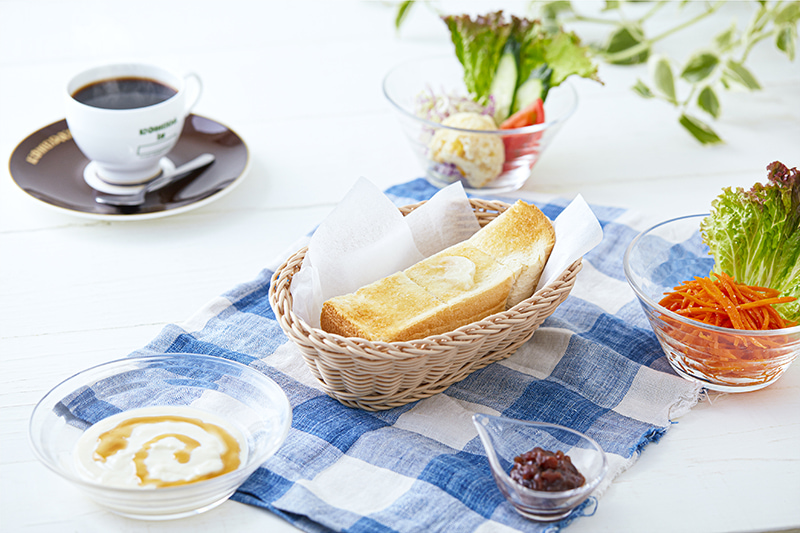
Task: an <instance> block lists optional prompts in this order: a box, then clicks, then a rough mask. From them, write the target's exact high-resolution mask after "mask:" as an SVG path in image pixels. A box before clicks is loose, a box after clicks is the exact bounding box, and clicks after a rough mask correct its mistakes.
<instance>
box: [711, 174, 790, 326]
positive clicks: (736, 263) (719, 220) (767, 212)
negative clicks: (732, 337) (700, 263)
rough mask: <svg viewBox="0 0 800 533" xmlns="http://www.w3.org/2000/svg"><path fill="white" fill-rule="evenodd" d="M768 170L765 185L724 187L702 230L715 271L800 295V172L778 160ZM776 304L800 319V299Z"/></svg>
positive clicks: (744, 281)
mask: <svg viewBox="0 0 800 533" xmlns="http://www.w3.org/2000/svg"><path fill="white" fill-rule="evenodd" d="M767 170H768V171H769V178H768V182H767V184H766V185H763V184H761V183H756V184H755V185H754V186H753V188H752V189H750V190H749V191H745V190H744V189H742V188H741V187H738V188H736V189H732V188H731V187H727V188H725V189H723V191H722V194H720V195H719V196H718V197H717V198H716V199H715V200H714V201H713V202H712V204H711V213H710V215H709V216H708V217H706V218H705V219H703V221H702V222H701V224H700V232H701V234H702V236H703V241H704V242H705V243H706V244H708V246H709V248H711V255H713V256H714V261H715V265H714V270H715V271H716V272H725V273H726V274H728V275H730V276H732V277H733V278H734V279H735V280H736V281H737V282H739V283H746V284H748V285H759V286H762V287H770V288H772V289H776V290H778V291H780V292H781V295H782V296H794V297H797V298H800V172H798V170H797V169H796V168H791V169H789V168H787V167H786V166H785V165H783V164H782V163H780V162H777V161H776V162H774V163H771V164H770V165H769V166H767ZM775 309H776V310H777V311H778V312H779V313H780V314H781V316H782V317H783V318H785V319H787V320H792V321H800V299H798V300H795V301H794V302H791V303H788V304H782V305H776V306H775Z"/></svg>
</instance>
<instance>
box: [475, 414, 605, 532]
mask: <svg viewBox="0 0 800 533" xmlns="http://www.w3.org/2000/svg"><path fill="white" fill-rule="evenodd" d="M472 421H473V423H474V424H475V427H476V428H477V429H478V435H479V436H480V439H481V442H482V443H483V447H484V449H485V450H486V457H487V458H488V459H489V465H490V467H491V469H492V475H493V476H494V480H495V482H496V483H497V488H499V489H500V492H502V493H503V495H504V496H505V497H506V499H507V500H508V501H509V503H511V505H513V506H514V509H516V511H517V512H518V513H519V514H521V515H522V516H524V517H525V518H529V519H532V520H537V521H542V522H552V521H556V520H561V519H563V518H565V517H567V516H568V515H569V514H570V512H572V510H573V509H575V508H576V507H578V506H579V505H580V504H581V503H583V502H584V501H585V500H586V499H587V498H588V497H589V496H590V495H591V494H592V492H593V491H594V490H595V489H596V488H597V486H598V485H599V484H600V482H601V481H602V480H603V478H604V477H605V475H606V473H607V472H608V461H607V460H606V454H605V452H603V449H602V448H601V447H600V445H599V444H597V443H596V442H595V441H594V440H593V439H591V438H589V437H587V436H586V435H583V434H582V433H579V432H577V431H575V430H572V429H569V428H566V427H564V426H559V425H556V424H548V423H545V422H526V421H523V420H514V419H512V418H506V417H502V416H493V415H484V414H480V413H476V414H474V415H472ZM536 447H539V448H542V449H543V450H547V451H551V452H553V453H555V452H556V451H557V450H560V451H562V452H563V453H564V454H565V455H567V456H569V457H570V459H571V460H572V464H573V465H575V467H576V468H577V469H578V471H579V472H580V473H581V474H582V475H583V477H584V478H585V479H586V481H585V483H584V484H583V485H581V486H580V487H577V488H574V489H571V490H563V491H541V490H532V489H529V488H527V487H524V486H523V485H521V484H519V483H517V482H516V481H514V480H513V479H511V477H510V476H509V472H510V471H511V468H512V467H513V465H514V458H515V457H517V456H519V455H521V454H523V453H525V452H528V451H530V450H533V449H534V448H536Z"/></svg>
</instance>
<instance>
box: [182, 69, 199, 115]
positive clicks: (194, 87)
mask: <svg viewBox="0 0 800 533" xmlns="http://www.w3.org/2000/svg"><path fill="white" fill-rule="evenodd" d="M183 80H184V83H185V87H186V94H187V96H186V114H187V115H188V114H189V112H190V111H191V110H192V108H193V107H194V106H195V104H197V101H198V100H199V99H200V95H201V94H203V82H202V81H200V76H198V75H197V74H195V73H194V72H190V73H188V74H187V75H185V76H184V77H183Z"/></svg>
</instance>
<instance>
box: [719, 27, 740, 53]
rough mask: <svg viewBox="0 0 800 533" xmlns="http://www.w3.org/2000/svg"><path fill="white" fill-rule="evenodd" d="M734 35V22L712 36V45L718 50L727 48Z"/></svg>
mask: <svg viewBox="0 0 800 533" xmlns="http://www.w3.org/2000/svg"><path fill="white" fill-rule="evenodd" d="M735 37H736V23H735V22H734V23H733V24H731V27H730V28H728V29H727V30H725V31H723V32H722V33H720V34H718V35H716V36H715V37H714V45H715V46H716V47H717V49H719V50H725V49H726V48H728V47H729V46H730V45H731V43H732V42H733V40H734V38H735Z"/></svg>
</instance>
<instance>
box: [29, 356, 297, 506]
mask: <svg viewBox="0 0 800 533" xmlns="http://www.w3.org/2000/svg"><path fill="white" fill-rule="evenodd" d="M157 406H167V407H168V408H177V409H187V408H189V407H191V408H192V409H196V410H199V411H202V412H204V413H208V416H209V417H216V419H222V420H225V421H226V423H227V425H229V426H231V427H232V428H234V429H235V430H237V431H238V432H239V433H240V434H241V435H240V437H241V439H242V448H243V449H244V450H246V454H244V453H243V454H242V458H241V464H240V465H239V467H238V469H236V470H233V471H231V472H228V473H226V474H222V475H220V476H218V477H212V478H210V479H205V480H202V481H197V482H193V483H187V484H184V485H179V486H168V487H162V488H153V489H148V488H140V487H129V488H121V487H111V486H109V485H107V484H101V483H99V482H97V481H94V480H91V479H89V478H87V477H86V476H85V475H82V473H81V467H80V465H79V464H78V461H77V460H76V457H77V455H76V453H75V450H76V445H77V444H78V442H79V439H80V438H81V436H82V435H83V434H84V432H85V431H87V430H88V429H89V428H90V427H91V425H92V424H94V423H96V422H98V421H100V420H102V419H104V418H106V417H108V416H110V415H114V414H116V413H119V412H125V411H129V410H131V409H137V408H143V407H150V408H155V407H157ZM290 425H291V407H290V405H289V401H288V399H287V398H286V395H285V394H284V392H283V391H282V390H281V388H280V387H279V386H278V385H277V384H276V383H275V382H274V381H273V380H271V379H270V378H268V377H266V376H265V375H264V374H262V373H260V372H258V371H257V370H254V369H252V368H249V367H247V366H245V365H242V364H239V363H236V362H233V361H229V360H226V359H222V358H220V357H212V356H206V355H193V354H158V355H152V356H144V357H129V358H125V359H121V360H117V361H112V362H109V363H105V364H102V365H99V366H95V367H93V368H89V369H87V370H84V371H82V372H80V373H78V374H76V375H74V376H72V377H70V378H68V379H67V380H65V381H63V382H62V383H60V384H59V385H57V386H56V387H55V388H53V390H51V391H50V392H48V393H47V394H46V395H45V396H44V398H42V400H41V401H40V402H39V403H38V404H37V405H36V407H35V408H34V410H33V413H32V415H31V418H30V425H29V438H30V442H31V445H32V447H33V450H34V452H35V454H36V456H37V458H38V459H39V460H41V461H42V463H44V464H45V466H47V467H48V468H50V469H51V470H53V471H54V472H55V473H56V474H58V475H60V476H61V477H63V478H64V479H66V480H67V481H69V482H71V483H72V484H73V485H74V486H75V487H76V488H78V489H80V490H81V491H83V492H84V493H85V495H87V496H88V497H89V498H90V499H92V500H94V501H95V502H96V503H98V504H100V505H101V506H103V507H106V508H107V509H108V510H110V511H112V512H114V513H117V514H120V515H123V516H127V517H130V518H138V519H145V520H167V519H173V518H180V517H184V516H190V515H194V514H198V513H201V512H204V511H207V510H209V509H212V508H213V507H216V506H217V505H219V504H221V503H222V502H224V501H225V500H227V499H228V498H229V497H230V496H231V495H232V494H233V493H234V492H235V491H236V489H237V487H238V486H239V485H241V484H242V483H243V482H244V481H245V480H246V479H247V478H248V476H249V475H250V474H252V473H253V472H254V471H255V470H256V469H257V468H258V467H259V466H260V465H261V464H262V463H263V462H264V461H265V460H266V459H267V458H269V457H270V456H271V455H272V454H274V453H275V452H276V451H277V450H278V448H279V447H280V446H281V444H282V443H283V441H284V440H285V438H286V435H287V433H288V431H289V426H290ZM146 447H147V446H146V445H145V446H143V447H142V448H141V449H142V450H144V449H146ZM175 457H176V459H177V457H178V452H175Z"/></svg>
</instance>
